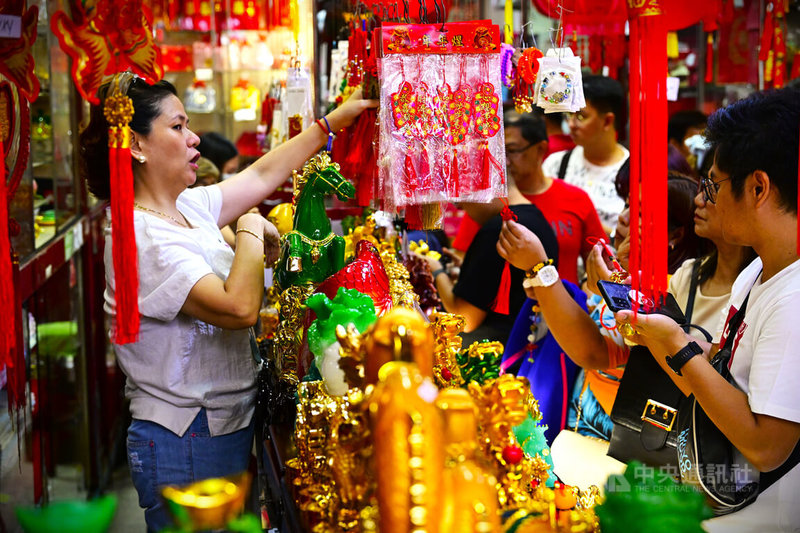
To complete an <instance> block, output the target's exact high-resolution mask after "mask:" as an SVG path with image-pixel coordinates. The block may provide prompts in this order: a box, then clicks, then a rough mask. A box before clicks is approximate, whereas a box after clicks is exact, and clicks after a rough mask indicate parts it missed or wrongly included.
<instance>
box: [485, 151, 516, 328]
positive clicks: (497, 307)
mask: <svg viewBox="0 0 800 533" xmlns="http://www.w3.org/2000/svg"><path fill="white" fill-rule="evenodd" d="M487 151H488V150H487ZM501 200H502V202H503V204H504V205H503V210H502V211H501V212H500V218H502V219H503V220H517V215H516V214H515V213H514V212H513V211H512V210H511V207H509V205H508V201H507V200H506V199H505V198H501ZM510 298H511V266H510V265H509V264H508V261H506V262H505V265H503V274H502V275H501V276H500V286H499V287H497V296H495V298H494V301H493V302H492V305H491V306H490V309H491V310H492V311H494V312H495V313H499V314H501V315H507V314H508V306H509V300H510Z"/></svg>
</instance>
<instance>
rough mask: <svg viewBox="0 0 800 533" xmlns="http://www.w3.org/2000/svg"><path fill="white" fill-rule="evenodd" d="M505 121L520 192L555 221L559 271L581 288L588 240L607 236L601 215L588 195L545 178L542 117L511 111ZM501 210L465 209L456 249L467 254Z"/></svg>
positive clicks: (493, 206) (511, 165) (499, 205)
mask: <svg viewBox="0 0 800 533" xmlns="http://www.w3.org/2000/svg"><path fill="white" fill-rule="evenodd" d="M546 116H547V115H545V117H546ZM503 121H504V124H505V142H506V168H507V169H508V174H509V176H510V177H511V178H512V179H513V180H514V183H515V185H516V188H517V189H518V190H519V192H520V194H521V195H522V196H523V197H524V198H525V199H526V200H528V202H530V203H532V204H533V205H535V206H536V207H538V208H539V210H540V211H541V212H542V214H543V215H544V217H545V218H546V219H547V221H548V222H549V223H550V226H551V227H552V228H553V231H554V232H555V234H556V238H557V239H558V254H559V261H558V264H559V273H560V274H561V276H562V277H563V278H564V279H567V280H569V281H571V282H572V283H575V284H576V285H577V284H579V281H578V258H579V257H580V258H582V259H583V260H585V259H586V257H587V255H588V254H589V251H590V250H591V248H592V245H591V244H590V243H589V240H588V239H590V238H602V239H605V238H606V234H605V231H604V230H603V225H602V224H601V223H600V219H599V218H598V216H597V211H596V210H595V208H594V205H593V204H592V200H591V199H590V198H589V195H588V194H587V193H586V192H585V191H583V190H582V189H579V188H578V187H575V186H574V185H570V184H568V183H566V182H564V181H563V180H555V179H553V178H551V177H549V176H546V175H545V174H544V172H543V171H542V161H544V158H545V157H546V154H547V152H548V146H549V139H550V138H552V137H551V136H548V135H547V130H546V121H545V120H544V119H543V118H542V114H541V113H524V114H519V113H517V112H516V111H507V112H506V113H505V115H504V117H503ZM501 209H502V203H500V202H494V203H493V204H468V205H465V211H466V213H465V214H464V217H463V218H462V222H461V226H460V227H459V230H458V234H457V235H456V239H455V240H454V242H453V244H454V246H455V247H457V248H459V249H463V250H466V249H467V248H468V247H469V244H470V243H471V242H472V239H473V238H474V235H475V234H476V233H477V232H478V230H479V229H480V227H481V226H480V223H482V222H484V221H485V220H486V219H487V218H488V216H491V215H492V214H495V213H498V212H500V210H501ZM487 212H488V215H487ZM472 215H474V216H475V218H474V219H473V217H472Z"/></svg>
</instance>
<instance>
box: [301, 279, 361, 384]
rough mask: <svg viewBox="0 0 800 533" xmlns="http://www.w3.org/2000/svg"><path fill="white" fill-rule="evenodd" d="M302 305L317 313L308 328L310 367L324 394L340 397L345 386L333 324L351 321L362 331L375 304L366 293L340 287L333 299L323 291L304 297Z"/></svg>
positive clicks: (342, 324) (350, 322) (345, 324)
mask: <svg viewBox="0 0 800 533" xmlns="http://www.w3.org/2000/svg"><path fill="white" fill-rule="evenodd" d="M306 305H308V307H309V308H310V309H311V310H312V311H314V313H316V315H317V319H316V320H314V322H313V323H312V324H311V326H310V327H309V328H308V347H309V349H310V350H311V353H313V354H314V356H315V358H314V362H315V365H314V366H316V367H317V368H318V369H319V372H320V374H321V376H322V380H323V381H324V383H325V389H326V391H327V392H328V394H330V395H332V396H342V395H344V394H345V393H346V392H347V389H348V388H349V387H348V385H347V382H346V380H345V375H344V372H343V371H342V369H341V368H340V367H339V357H340V354H339V342H338V341H337V339H336V326H340V325H341V326H344V327H347V326H348V325H350V324H353V326H355V328H356V330H357V331H358V332H360V333H363V332H364V331H366V330H367V328H368V327H369V326H370V325H371V324H372V323H373V322H375V320H376V319H377V316H376V315H375V305H374V304H373V302H372V298H370V297H369V296H367V295H366V294H362V293H360V292H358V291H357V290H355V289H345V288H344V287H339V290H338V291H337V292H336V297H335V298H334V299H333V300H331V299H329V298H328V297H327V296H325V295H324V294H314V295H312V296H310V297H309V298H308V300H306Z"/></svg>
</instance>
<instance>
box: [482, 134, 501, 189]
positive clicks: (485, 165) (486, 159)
mask: <svg viewBox="0 0 800 533" xmlns="http://www.w3.org/2000/svg"><path fill="white" fill-rule="evenodd" d="M480 151H481V181H480V185H479V186H478V189H479V190H485V189H488V188H490V187H491V186H492V168H495V169H496V170H497V172H498V173H499V174H500V183H505V182H506V178H505V174H504V173H503V167H502V166H500V163H498V162H497V159H495V158H494V156H493V155H492V152H491V150H489V143H488V142H487V141H484V142H482V143H481V147H480Z"/></svg>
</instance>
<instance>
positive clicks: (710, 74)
mask: <svg viewBox="0 0 800 533" xmlns="http://www.w3.org/2000/svg"><path fill="white" fill-rule="evenodd" d="M705 82H706V83H713V82H714V34H713V33H712V32H708V34H707V35H706V75H705Z"/></svg>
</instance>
